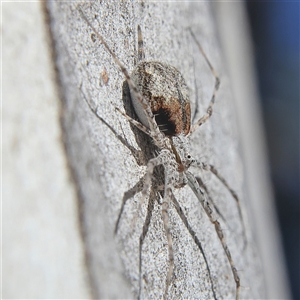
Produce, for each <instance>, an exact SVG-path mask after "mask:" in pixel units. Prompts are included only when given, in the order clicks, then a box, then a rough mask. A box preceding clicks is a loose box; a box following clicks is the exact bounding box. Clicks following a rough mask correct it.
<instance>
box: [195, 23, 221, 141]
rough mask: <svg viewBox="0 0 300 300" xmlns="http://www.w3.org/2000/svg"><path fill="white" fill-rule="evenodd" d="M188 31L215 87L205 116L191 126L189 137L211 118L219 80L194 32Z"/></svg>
mask: <svg viewBox="0 0 300 300" xmlns="http://www.w3.org/2000/svg"><path fill="white" fill-rule="evenodd" d="M189 29H190V32H191V35H192V37H193V39H194V40H195V42H196V44H197V46H198V48H199V50H200V52H201V53H202V55H203V57H204V58H205V61H206V62H207V64H208V66H209V68H210V70H211V72H212V74H213V76H214V77H215V86H214V90H213V93H212V96H211V100H210V102H209V105H208V108H207V110H206V114H205V115H204V116H202V117H201V118H200V119H199V120H198V121H197V122H196V123H195V124H193V125H192V126H191V129H190V132H189V134H190V135H191V134H192V133H193V132H194V131H195V130H196V129H197V128H198V127H200V126H201V125H202V124H203V123H205V122H206V121H207V120H208V119H209V118H210V117H211V115H212V113H213V105H214V103H215V98H216V94H217V91H218V89H219V87H220V78H219V76H218V74H217V72H216V70H215V68H214V67H213V65H212V64H211V62H210V60H209V59H208V57H207V55H206V53H205V52H204V50H203V48H202V46H201V45H200V43H199V42H198V40H197V38H196V36H195V34H194V32H193V31H192V29H191V28H189Z"/></svg>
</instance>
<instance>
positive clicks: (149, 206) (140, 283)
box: [138, 194, 154, 299]
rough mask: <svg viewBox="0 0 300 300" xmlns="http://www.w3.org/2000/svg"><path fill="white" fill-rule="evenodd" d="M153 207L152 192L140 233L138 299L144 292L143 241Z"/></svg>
mask: <svg viewBox="0 0 300 300" xmlns="http://www.w3.org/2000/svg"><path fill="white" fill-rule="evenodd" d="M153 209H154V201H153V197H152V196H151V194H150V197H149V201H148V208H147V215H146V219H145V222H144V225H143V230H142V233H141V235H140V241H139V295H138V299H141V293H142V247H143V243H144V240H145V237H146V235H147V232H148V230H149V226H150V221H151V217H152V212H153Z"/></svg>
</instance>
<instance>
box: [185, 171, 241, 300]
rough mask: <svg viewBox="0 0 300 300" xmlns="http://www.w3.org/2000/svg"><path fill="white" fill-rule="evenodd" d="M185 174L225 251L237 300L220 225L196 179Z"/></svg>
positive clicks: (237, 286) (237, 288)
mask: <svg viewBox="0 0 300 300" xmlns="http://www.w3.org/2000/svg"><path fill="white" fill-rule="evenodd" d="M185 174H186V177H187V179H188V185H189V186H190V188H191V189H192V191H193V192H194V194H195V195H196V197H197V198H198V200H199V201H200V203H201V205H202V207H203V209H204V211H205V213H206V215H207V216H208V218H209V220H210V222H211V223H212V224H213V225H214V226H215V230H216V233H217V235H218V237H219V240H220V242H221V244H222V247H223V249H224V251H225V254H226V256H227V260H228V262H229V264H230V267H231V271H232V275H233V278H234V281H235V285H236V296H235V298H236V300H239V297H240V296H239V295H240V288H241V283H240V277H239V275H238V273H237V270H236V267H235V264H234V262H233V260H232V257H231V253H230V251H229V249H228V246H227V243H226V240H225V237H224V234H223V231H222V228H221V225H220V223H219V222H218V221H217V219H216V217H215V216H214V213H213V210H212V209H211V207H210V203H209V202H208V201H207V200H206V197H205V194H204V192H203V191H202V190H201V188H200V186H199V184H198V181H197V179H196V178H195V177H194V176H193V175H192V174H191V173H190V172H188V171H187V172H186V173H185Z"/></svg>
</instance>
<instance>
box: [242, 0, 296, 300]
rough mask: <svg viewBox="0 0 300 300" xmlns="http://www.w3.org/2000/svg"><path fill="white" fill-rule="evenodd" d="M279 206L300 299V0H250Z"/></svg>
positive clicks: (293, 284)
mask: <svg viewBox="0 0 300 300" xmlns="http://www.w3.org/2000/svg"><path fill="white" fill-rule="evenodd" d="M246 5H247V11H248V14H249V20H250V26H251V31H252V39H253V45H254V54H255V59H256V70H257V72H258V74H257V75H258V76H257V78H258V85H259V89H260V96H261V101H262V103H261V105H262V109H263V117H264V125H265V134H266V138H267V146H268V155H269V163H270V171H271V179H272V183H273V191H274V196H275V200H276V209H277V215H278V220H279V223H280V230H281V235H282V242H283V247H284V252H285V257H286V264H287V267H288V275H289V282H290V283H291V290H292V293H293V299H300V284H299V283H300V275H299V274H300V221H299V220H300V201H299V199H300V192H299V191H300V187H299V186H300V178H299V166H300V164H299V136H300V135H299V111H300V110H299V99H300V95H299V90H300V89H299V83H300V77H299V69H300V61H299V56H300V49H299V45H300V43H299V36H300V33H299V28H300V22H299V11H300V2H299V1H266V2H258V1H247V4H246Z"/></svg>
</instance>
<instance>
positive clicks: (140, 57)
mask: <svg viewBox="0 0 300 300" xmlns="http://www.w3.org/2000/svg"><path fill="white" fill-rule="evenodd" d="M137 29H138V61H139V62H140V61H142V60H144V59H145V51H144V42H143V36H142V30H141V27H140V25H138V28H137Z"/></svg>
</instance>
